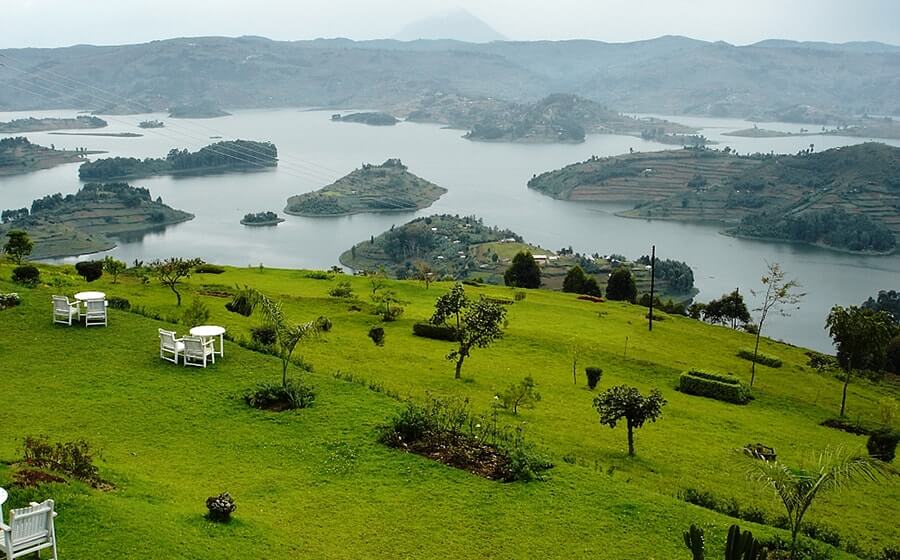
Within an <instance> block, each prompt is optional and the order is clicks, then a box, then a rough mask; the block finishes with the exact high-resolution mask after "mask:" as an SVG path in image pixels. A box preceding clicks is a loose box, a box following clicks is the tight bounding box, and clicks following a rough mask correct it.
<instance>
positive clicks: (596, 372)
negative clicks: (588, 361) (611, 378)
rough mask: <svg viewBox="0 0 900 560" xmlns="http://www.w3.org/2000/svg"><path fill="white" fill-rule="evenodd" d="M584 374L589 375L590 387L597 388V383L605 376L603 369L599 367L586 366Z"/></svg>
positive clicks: (588, 382)
mask: <svg viewBox="0 0 900 560" xmlns="http://www.w3.org/2000/svg"><path fill="white" fill-rule="evenodd" d="M584 374H585V375H586V376H587V384H588V387H589V388H591V389H596V388H597V384H598V383H600V378H601V377H603V370H602V369H600V368H598V367H586V368H584Z"/></svg>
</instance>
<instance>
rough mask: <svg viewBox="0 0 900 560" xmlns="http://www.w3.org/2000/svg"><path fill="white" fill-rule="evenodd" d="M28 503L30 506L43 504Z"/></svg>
mask: <svg viewBox="0 0 900 560" xmlns="http://www.w3.org/2000/svg"><path fill="white" fill-rule="evenodd" d="M28 505H30V506H39V505H41V504H39V503H37V502H28Z"/></svg>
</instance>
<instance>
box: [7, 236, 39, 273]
mask: <svg viewBox="0 0 900 560" xmlns="http://www.w3.org/2000/svg"><path fill="white" fill-rule="evenodd" d="M6 237H7V239H8V240H7V242H6V245H4V246H3V252H4V253H5V254H6V257H7V258H8V259H9V260H11V261H12V262H14V263H16V264H17V265H18V264H22V259H24V258H25V257H27V256H28V255H30V254H31V250H32V249H33V248H34V243H33V242H32V241H31V239H30V238H29V237H28V233H27V232H25V231H23V230H20V229H14V230H10V231H8V232H6Z"/></svg>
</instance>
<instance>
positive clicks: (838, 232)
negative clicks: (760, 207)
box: [733, 208, 897, 253]
mask: <svg viewBox="0 0 900 560" xmlns="http://www.w3.org/2000/svg"><path fill="white" fill-rule="evenodd" d="M733 232H734V233H736V234H738V235H742V236H747V237H762V238H767V239H779V240H784V241H801V242H804V243H813V244H820V245H827V246H829V247H835V248H838V249H849V250H850V251H874V252H882V253H883V252H888V251H892V250H893V249H894V247H895V246H896V244H897V239H896V237H895V236H894V234H893V232H891V230H889V229H888V228H887V226H885V225H884V224H883V223H882V222H878V221H875V220H873V219H871V218H869V217H868V216H866V215H864V214H851V213H850V212H847V211H846V210H842V209H839V208H829V209H828V210H820V211H812V212H804V213H803V214H798V215H788V216H780V215H775V216H770V215H768V214H766V213H765V212H762V213H759V214H753V215H750V216H747V217H745V218H744V219H743V220H741V223H740V225H739V226H738V227H737V228H735V229H734V230H733Z"/></svg>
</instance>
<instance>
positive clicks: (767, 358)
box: [737, 348, 781, 368]
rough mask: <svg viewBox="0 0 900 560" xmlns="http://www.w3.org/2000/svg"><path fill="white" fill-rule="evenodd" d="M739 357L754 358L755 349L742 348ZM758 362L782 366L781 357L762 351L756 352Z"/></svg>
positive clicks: (770, 365)
mask: <svg viewBox="0 0 900 560" xmlns="http://www.w3.org/2000/svg"><path fill="white" fill-rule="evenodd" d="M737 356H738V358H743V359H745V360H750V361H751V362H752V361H754V360H753V350H752V349H750V348H741V349H740V350H738V353H737ZM755 361H756V363H757V364H762V365H764V366H769V367H771V368H780V367H781V358H779V357H778V356H772V355H771V354H764V353H762V352H757V354H756V360H755Z"/></svg>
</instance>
